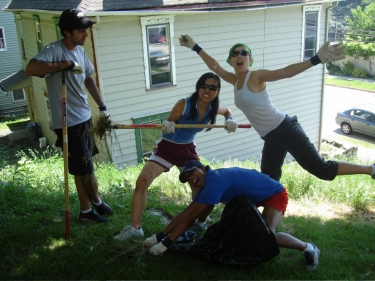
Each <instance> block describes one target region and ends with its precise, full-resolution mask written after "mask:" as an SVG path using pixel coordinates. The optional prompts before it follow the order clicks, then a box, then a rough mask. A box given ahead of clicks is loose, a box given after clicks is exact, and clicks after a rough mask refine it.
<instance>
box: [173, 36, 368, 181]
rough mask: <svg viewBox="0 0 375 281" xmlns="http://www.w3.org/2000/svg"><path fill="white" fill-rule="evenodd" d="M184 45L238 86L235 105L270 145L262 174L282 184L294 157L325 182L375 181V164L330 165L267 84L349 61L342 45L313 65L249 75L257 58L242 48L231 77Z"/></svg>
mask: <svg viewBox="0 0 375 281" xmlns="http://www.w3.org/2000/svg"><path fill="white" fill-rule="evenodd" d="M180 45H181V46H185V47H188V48H190V49H192V50H193V51H195V52H197V53H198V55H199V56H200V57H201V58H202V60H203V61H204V62H205V63H206V65H207V66H208V68H209V69H211V70H212V71H213V72H215V73H216V74H217V75H219V76H220V77H221V78H222V79H223V80H225V81H226V82H228V83H230V84H232V85H234V94H235V104H236V106H237V107H238V108H239V109H240V110H241V111H242V112H243V113H244V114H245V115H246V117H247V118H248V120H249V121H250V123H251V124H252V125H253V127H254V129H255V130H256V131H257V132H258V134H259V135H260V137H261V138H262V139H263V140H264V141H265V142H264V147H263V156H262V162H261V172H262V173H265V174H268V175H269V176H270V177H271V178H274V179H275V180H277V181H279V180H280V178H281V167H282V165H283V163H284V158H285V156H286V153H287V152H289V153H290V154H291V155H292V156H293V157H294V158H295V160H296V161H297V162H298V163H299V164H300V165H301V167H303V168H304V169H305V170H307V171H308V172H310V173H311V174H313V175H315V176H316V177H318V178H320V179H323V180H333V179H334V178H335V177H336V176H337V175H353V174H367V175H370V176H372V178H373V179H375V164H374V165H370V166H365V165H357V164H351V163H347V162H337V161H325V160H324V159H323V158H322V157H321V156H320V155H319V153H318V151H317V150H316V149H315V146H314V144H313V143H311V142H310V140H309V138H308V137H307V136H306V134H305V132H304V131H303V129H302V127H301V125H300V124H299V123H298V120H297V117H296V116H294V117H290V116H287V115H286V114H285V113H282V112H280V111H279V110H278V109H277V108H276V107H275V106H274V105H273V104H272V102H271V99H270V97H269V94H268V90H267V86H266V82H273V81H277V80H280V79H284V78H290V77H293V76H295V75H297V74H299V73H301V72H303V71H305V70H307V69H309V68H311V67H313V66H314V65H317V64H319V63H326V62H329V61H337V60H341V59H343V58H345V55H344V54H345V47H344V46H342V44H337V45H329V42H326V43H325V44H324V45H323V46H322V47H321V48H320V49H319V51H318V52H317V55H315V56H313V57H312V58H311V59H310V60H306V61H303V62H299V63H295V64H291V65H288V66H287V67H285V68H281V69H277V70H266V69H259V70H255V71H251V70H250V66H251V65H252V63H253V61H254V60H253V57H252V54H251V50H250V48H249V47H248V46H247V45H246V44H243V43H237V44H235V45H233V46H232V48H231V49H230V51H229V56H228V59H227V62H228V63H229V64H230V65H231V66H232V67H233V69H234V73H233V72H228V71H226V70H225V69H224V68H222V67H221V66H220V65H219V63H218V62H217V61H216V60H215V59H214V58H212V57H211V56H209V55H208V54H207V53H206V52H205V51H204V50H202V48H201V47H200V46H199V45H198V44H197V43H196V42H195V41H194V40H193V38H191V37H190V36H189V35H182V36H181V37H180Z"/></svg>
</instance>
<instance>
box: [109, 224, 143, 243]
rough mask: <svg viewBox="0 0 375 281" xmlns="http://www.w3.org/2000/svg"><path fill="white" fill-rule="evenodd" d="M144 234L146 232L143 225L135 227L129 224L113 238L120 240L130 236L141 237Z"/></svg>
mask: <svg viewBox="0 0 375 281" xmlns="http://www.w3.org/2000/svg"><path fill="white" fill-rule="evenodd" d="M143 236H144V232H143V229H142V227H140V228H139V229H135V228H134V227H132V226H131V225H127V226H125V227H124V229H123V230H121V232H120V233H119V234H117V235H116V236H115V237H113V239H115V240H118V241H124V240H127V239H130V238H139V237H143Z"/></svg>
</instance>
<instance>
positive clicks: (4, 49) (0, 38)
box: [0, 26, 7, 52]
mask: <svg viewBox="0 0 375 281" xmlns="http://www.w3.org/2000/svg"><path fill="white" fill-rule="evenodd" d="M0 30H1V31H2V34H3V37H0V40H2V42H3V44H4V47H3V48H0V52H3V51H6V50H7V41H6V39H5V28H4V26H0Z"/></svg>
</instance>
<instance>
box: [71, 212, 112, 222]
mask: <svg viewBox="0 0 375 281" xmlns="http://www.w3.org/2000/svg"><path fill="white" fill-rule="evenodd" d="M78 218H79V220H80V221H84V222H86V221H88V222H109V219H107V218H104V217H102V216H100V215H98V214H97V213H95V212H94V211H93V210H91V211H90V212H88V213H87V214H84V213H82V212H79V215H78Z"/></svg>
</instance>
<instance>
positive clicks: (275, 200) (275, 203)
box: [257, 187, 288, 213]
mask: <svg viewBox="0 0 375 281" xmlns="http://www.w3.org/2000/svg"><path fill="white" fill-rule="evenodd" d="M260 206H262V207H272V208H274V209H276V210H279V211H282V212H283V213H285V211H286V206H288V192H287V191H286V189H285V187H284V189H283V191H281V192H279V193H277V194H275V195H273V196H271V197H270V198H268V199H266V200H264V201H262V202H260V203H258V204H257V207H260Z"/></svg>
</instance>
